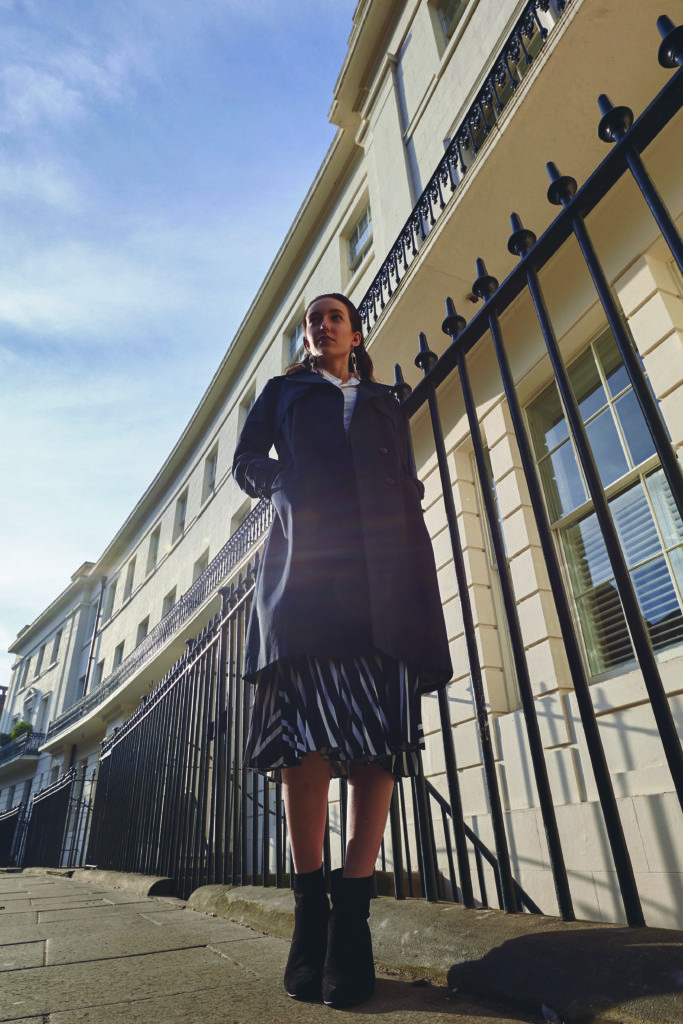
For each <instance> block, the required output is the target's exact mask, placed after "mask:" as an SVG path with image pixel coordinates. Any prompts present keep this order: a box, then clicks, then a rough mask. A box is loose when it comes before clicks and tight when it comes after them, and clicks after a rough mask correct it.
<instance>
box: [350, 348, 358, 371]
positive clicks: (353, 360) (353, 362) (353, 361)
mask: <svg viewBox="0 0 683 1024" xmlns="http://www.w3.org/2000/svg"><path fill="white" fill-rule="evenodd" d="M349 367H350V370H351V373H352V374H353V375H354V377H357V376H358V360H357V359H356V353H355V350H354V349H351V355H350V356H349Z"/></svg>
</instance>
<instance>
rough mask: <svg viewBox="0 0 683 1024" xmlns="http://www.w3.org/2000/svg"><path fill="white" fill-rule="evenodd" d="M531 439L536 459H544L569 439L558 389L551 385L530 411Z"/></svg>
mask: <svg viewBox="0 0 683 1024" xmlns="http://www.w3.org/2000/svg"><path fill="white" fill-rule="evenodd" d="M529 423H530V425H531V439H532V441H533V445H534V449H535V451H536V457H537V458H539V459H540V458H542V457H543V456H544V455H546V454H547V453H548V452H549V451H552V449H553V448H555V447H556V446H557V445H558V444H560V443H561V442H562V441H565V440H566V439H567V438H568V437H569V430H568V429H567V423H566V421H565V418H564V412H563V411H562V403H561V402H560V396H559V394H558V391H557V388H556V387H555V385H554V384H551V385H550V387H549V388H546V390H545V391H544V392H543V394H541V395H540V396H539V397H538V398H537V399H536V401H535V402H534V404H533V406H532V407H531V409H530V410H529Z"/></svg>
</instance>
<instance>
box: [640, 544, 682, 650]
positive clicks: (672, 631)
mask: <svg viewBox="0 0 683 1024" xmlns="http://www.w3.org/2000/svg"><path fill="white" fill-rule="evenodd" d="M631 578H632V579H633V586H634V587H635V591H636V595H637V597H638V604H639V605H640V609H641V611H642V613H643V617H644V618H645V622H646V624H647V628H648V632H649V634H650V638H651V640H652V643H653V646H654V648H655V650H657V651H659V650H662V648H664V647H670V646H671V644H675V643H680V642H681V641H682V640H683V615H681V609H680V606H679V604H678V598H677V597H676V592H675V591H674V588H673V584H672V583H671V577H670V576H669V570H668V568H667V565H666V562H665V560H664V558H663V557H662V558H656V559H655V560H654V561H653V562H648V563H647V564H646V565H642V566H641V567H640V568H639V569H634V571H633V572H632V573H631Z"/></svg>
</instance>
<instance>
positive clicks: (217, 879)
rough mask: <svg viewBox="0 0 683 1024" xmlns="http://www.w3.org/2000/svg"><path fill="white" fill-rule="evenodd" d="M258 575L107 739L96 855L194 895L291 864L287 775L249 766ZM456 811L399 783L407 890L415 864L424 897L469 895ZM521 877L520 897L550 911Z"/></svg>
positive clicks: (477, 851) (395, 809)
mask: <svg viewBox="0 0 683 1024" xmlns="http://www.w3.org/2000/svg"><path fill="white" fill-rule="evenodd" d="M253 583H254V573H253V572H252V571H251V570H250V571H249V572H248V573H247V576H246V578H245V580H243V581H242V580H241V581H240V583H239V585H238V587H236V588H235V587H232V588H231V589H230V591H224V592H223V608H222V612H221V614H220V615H216V616H215V617H214V619H213V620H212V621H211V622H210V623H208V624H207V626H206V628H205V629H204V630H203V631H202V633H201V634H200V635H199V636H198V637H197V638H196V639H195V640H193V641H191V642H189V643H188V650H187V652H186V653H185V655H184V656H183V658H182V659H180V661H179V662H178V663H177V664H176V665H175V666H174V667H173V669H172V670H171V671H170V672H169V673H168V675H167V676H166V678H165V679H164V680H163V681H162V682H161V683H160V684H159V685H158V686H157V687H156V688H155V690H154V691H153V693H152V694H151V695H150V696H149V697H147V698H146V699H144V700H143V702H142V703H141V704H140V706H139V707H138V709H137V710H136V711H135V713H134V714H133V715H131V717H130V718H129V719H128V720H127V721H126V723H125V724H124V725H123V726H122V727H121V728H120V729H117V730H116V732H115V734H114V735H113V736H112V737H111V738H110V739H108V740H107V741H105V743H103V744H102V759H101V762H100V773H99V783H98V789H97V794H96V798H95V804H94V810H93V821H92V829H91V836H90V844H89V847H88V863H91V864H97V866H98V867H101V868H107V869H111V870H116V871H136V872H138V871H139V872H142V873H144V874H150V875H163V876H165V877H170V878H173V880H174V885H175V892H176V894H177V895H178V896H181V897H182V898H187V896H189V894H190V893H191V892H192V891H193V890H194V889H196V888H197V887H198V886H200V885H207V884H232V885H247V884H256V883H258V882H260V883H262V884H263V885H266V886H267V885H270V884H272V883H275V884H276V885H282V884H283V880H284V875H285V873H286V872H287V870H288V865H287V856H286V848H287V844H286V838H287V836H286V821H285V817H284V811H283V804H282V795H281V787H280V784H279V783H273V782H271V781H269V779H267V778H265V777H263V776H261V775H259V774H257V773H255V772H252V771H249V770H246V769H244V768H243V767H242V761H243V753H244V742H245V738H246V735H247V728H248V720H249V713H250V703H251V692H252V691H251V687H250V686H248V685H245V684H244V683H243V681H242V652H243V636H244V628H245V623H246V620H247V618H248V615H249V610H250V607H251V598H252V590H253ZM339 786H340V791H339V807H340V814H339V820H338V822H336V823H335V824H334V825H333V827H332V828H330V829H329V830H328V833H327V837H326V841H325V865H326V868H327V869H328V870H329V869H330V866H331V861H332V845H333V843H334V842H335V841H337V842H339V845H340V852H341V855H342V857H343V855H344V845H345V829H344V825H343V820H344V817H345V809H346V798H347V793H346V783H345V781H344V780H340V782H339ZM435 810H436V811H441V814H442V820H443V824H444V835H445V839H446V848H447V855H448V863H449V871H448V874H447V875H444V874H442V872H441V869H440V866H439V865H438V863H437V859H438V858H437V846H436V840H435V834H434V824H433V820H432V819H433V812H434V811H435ZM449 818H451V819H452V811H451V809H450V805H449V804H448V803H447V801H445V800H444V799H443V797H441V796H440V794H439V793H438V792H437V790H436V789H435V788H434V787H433V786H431V785H430V784H429V783H427V782H425V779H424V778H423V777H422V776H420V777H418V778H416V779H411V780H409V781H404V780H398V782H397V785H396V790H395V794H394V799H393V801H392V807H391V812H390V821H391V839H390V841H389V842H387V843H383V845H382V850H381V854H380V861H381V866H382V867H383V868H384V869H385V870H386V869H387V865H389V867H390V870H391V873H392V874H393V885H394V893H395V895H396V896H397V897H398V898H399V899H402V898H404V897H405V895H406V894H407V895H410V896H413V895H416V894H417V892H418V889H417V886H416V880H415V877H414V871H413V865H415V868H416V872H417V874H418V876H419V892H420V893H421V894H423V895H426V896H427V897H428V898H430V899H450V900H461V899H462V898H463V889H462V887H461V884H460V881H459V880H458V879H457V878H456V872H455V868H454V864H453V857H452V840H451V834H452V828H451V827H450V826H449V823H448V819H449ZM411 822H414V823H415V824H414V825H413V824H411ZM335 837H336V838H335ZM468 838H469V840H470V842H471V844H472V850H473V856H474V857H475V859H476V861H477V864H478V878H479V882H480V885H479V894H478V898H477V902H478V904H479V905H486V904H487V895H486V882H485V873H484V870H483V862H484V861H485V862H486V863H487V864H488V865H489V866H490V868H491V869H493V871H492V873H493V874H496V871H497V864H496V858H495V856H494V855H493V854H492V853H491V851H490V850H489V849H488V848H487V847H486V846H485V844H484V843H483V842H482V841H481V840H480V839H479V838H478V837H477V836H475V835H474V833H473V832H472V831H471V830H468ZM515 886H516V891H517V892H518V893H519V897H520V905H523V906H525V907H526V908H527V909H530V910H532V911H534V912H539V911H538V908H537V907H536V906H535V904H534V903H533V901H532V900H531V899H530V897H528V896H527V894H526V893H524V892H523V890H522V889H521V887H520V886H519V885H518V884H517V883H515ZM471 889H472V887H471V884H469V889H468V890H467V892H468V893H469V895H466V897H465V902H467V903H469V904H470V905H472V904H473V903H474V897H473V895H472V892H471ZM496 891H497V892H498V893H500V888H499V887H498V886H496ZM498 905H499V906H502V902H500V901H499V904H498Z"/></svg>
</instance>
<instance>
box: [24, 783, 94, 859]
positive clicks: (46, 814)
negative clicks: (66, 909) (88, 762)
mask: <svg viewBox="0 0 683 1024" xmlns="http://www.w3.org/2000/svg"><path fill="white" fill-rule="evenodd" d="M95 777H96V769H93V771H92V773H91V775H90V777H88V776H87V774H86V768H85V766H84V765H83V766H81V767H80V768H70V769H69V770H68V771H67V772H66V773H65V774H64V775H63V776H62V777H61V778H60V779H57V781H56V782H53V783H52V784H51V785H49V786H46V787H45V789H41V790H40V791H39V792H38V793H36V794H35V795H34V797H33V799H32V801H31V803H30V804H29V805H28V808H27V813H26V834H25V837H24V838H23V842H22V844H21V846H20V847H19V846H18V845H17V844H15V857H16V860H17V863H18V864H20V865H21V866H22V867H25V868H26V867H47V868H58V867H82V866H83V864H84V863H85V848H86V839H87V836H88V833H89V826H90V812H91V808H92V797H93V790H94V785H95Z"/></svg>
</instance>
